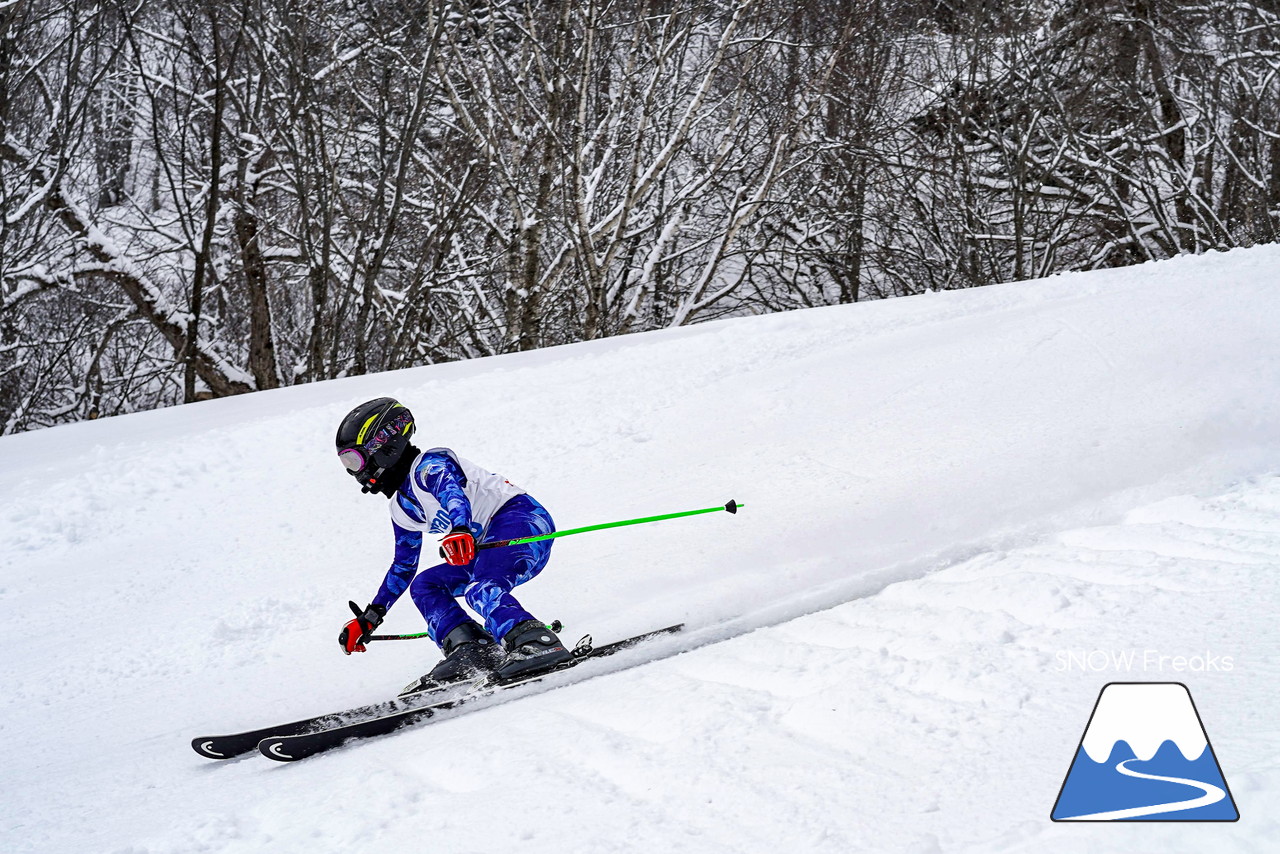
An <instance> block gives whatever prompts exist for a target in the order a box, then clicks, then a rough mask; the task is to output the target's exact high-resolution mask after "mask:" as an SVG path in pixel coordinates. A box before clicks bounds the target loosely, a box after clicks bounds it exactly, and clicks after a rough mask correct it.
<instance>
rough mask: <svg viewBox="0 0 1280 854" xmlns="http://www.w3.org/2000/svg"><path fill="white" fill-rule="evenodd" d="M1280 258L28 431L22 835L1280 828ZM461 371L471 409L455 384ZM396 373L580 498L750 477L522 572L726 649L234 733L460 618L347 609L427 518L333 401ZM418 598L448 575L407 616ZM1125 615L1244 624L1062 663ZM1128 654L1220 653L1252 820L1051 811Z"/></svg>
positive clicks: (1, 751) (418, 840) (14, 652)
mask: <svg viewBox="0 0 1280 854" xmlns="http://www.w3.org/2000/svg"><path fill="white" fill-rule="evenodd" d="M1278 265H1280V247H1261V248H1258V249H1253V250H1248V251H1233V252H1231V253H1225V254H1212V255H1208V256H1201V257H1195V258H1180V259H1175V260H1174V261H1172V262H1166V263H1162V264H1157V265H1144V266H1141V267H1137V268H1129V269H1126V270H1116V271H1104V272H1099V273H1093V274H1088V275H1080V276H1062V277H1057V278H1055V279H1051V280H1046V281H1043V282H1038V283H1020V284H1017V285H1010V286H995V287H991V288H983V289H979V290H975V291H965V292H957V293H946V294H930V295H926V296H923V297H918V298H908V299H900V300H893V301H887V302H884V303H872V304H865V305H858V306H846V307H840V308H834V309H823V310H816V311H806V312H794V313H790V314H786V315H774V316H770V317H765V318H753V319H746V320H738V321H729V322H722V323H713V324H705V325H702V326H698V327H692V328H688V329H681V330H673V331H669V332H662V333H655V334H646V335H637V336H628V337H624V338H619V339H609V340H607V341H600V342H590V343H587V344H583V345H574V346H571V347H561V348H552V349H550V350H546V351H537V352H534V353H527V354H518V355H515V356H509V357H499V358H496V359H486V360H478V361H476V362H468V363H457V364H450V365H440V366H433V367H429V368H421V369H413V370H410V371H403V372H397V373H394V374H386V375H381V376H375V377H361V378H352V379H348V380H341V381H336V382H332V383H324V384H320V385H316V386H307V387H300V388H293V389H284V390H280V391H276V392H267V393H261V394H257V395H252V396H248V397H245V398H238V399H230V400H223V401H214V402H211V403H207V404H197V405H194V406H189V407H179V408H176V409H172V410H165V411H160V412H155V413H146V414H141V415H137V416H127V417H123V418H116V419H106V420H104V421H100V422H94V423H89V424H80V425H71V426H68V427H63V428H55V429H53V430H46V431H40V432H38V433H34V434H24V435H21V436H14V437H5V438H4V439H2V440H0V465H3V466H4V471H5V472H6V478H5V479H4V482H3V483H0V604H3V606H4V608H5V611H6V613H8V614H9V615H10V619H11V623H10V637H9V641H8V649H7V654H6V656H4V657H3V658H0V682H2V683H3V684H4V685H5V693H4V695H3V697H2V698H0V736H2V738H0V768H3V769H4V770H3V771H0V774H3V779H0V791H2V794H0V850H4V851H6V852H15V854H24V852H40V854H60V852H84V851H94V852H106V854H161V852H163V853H164V854H169V852H202V854H203V853H207V854H237V853H238V852H256V851H265V850H270V851H273V852H294V851H296V852H316V851H322V852H327V851H347V850H352V849H360V850H366V849H368V848H370V847H371V846H372V847H376V848H377V849H379V850H423V849H428V850H439V851H468V850H507V849H511V848H523V849H528V848H541V849H546V848H555V849H557V850H561V851H566V852H579V851H582V852H613V851H650V850H655V849H659V848H660V849H663V850H666V851H672V852H681V851H689V852H699V854H703V853H704V852H740V851H763V850H785V851H814V852H848V851H908V852H930V851H948V852H950V851H998V852H1003V851H1009V852H1035V854H1040V852H1043V851H1045V850H1051V851H1054V852H1059V851H1064V852H1072V851H1080V852H1086V851H1089V852H1092V851H1097V850H1103V849H1110V850H1160V851H1197V852H1198V851H1206V850H1213V851H1261V850H1267V849H1268V848H1269V847H1270V846H1271V844H1272V841H1273V840H1275V839H1277V838H1280V819H1278V818H1276V816H1280V728H1277V725H1276V723H1275V713H1274V710H1275V708H1276V705H1277V701H1278V700H1280V637H1278V630H1277V625H1278V624H1277V619H1276V614H1277V613H1280V478H1277V477H1276V476H1275V475H1276V474H1277V473H1280V402H1278V400H1277V395H1276V394H1275V390H1276V389H1277V388H1280V341H1278V337H1280V336H1278V333H1277V329H1276V326H1277V324H1276V321H1275V318H1277V317H1280V292H1277V291H1276V289H1275V287H1274V270H1275V269H1276V268H1277V266H1278ZM464 388H465V394H466V396H467V399H469V400H472V401H474V405H473V406H471V407H470V408H469V409H468V411H467V412H466V413H456V412H451V411H447V410H443V411H440V412H433V411H432V410H431V407H430V401H432V400H434V399H436V398H437V397H438V396H443V397H445V398H446V399H448V398H453V397H457V396H458V395H460V394H462V393H463V389H464ZM382 394H392V395H396V396H399V397H401V399H403V400H404V401H405V402H406V403H407V404H408V405H409V406H410V407H411V408H413V409H414V410H415V413H417V414H418V421H419V424H420V429H422V430H424V431H425V435H424V437H423V442H424V443H425V444H443V445H449V446H452V447H455V448H456V449H457V450H458V451H459V452H460V453H462V454H463V455H464V456H467V457H469V458H471V459H475V460H477V461H478V462H481V463H483V464H485V465H488V466H491V467H493V468H494V469H495V470H497V471H500V472H502V473H503V474H505V475H507V476H509V477H510V478H511V479H512V480H513V481H514V482H516V483H519V484H521V485H522V486H525V487H527V488H529V489H530V491H531V492H532V493H533V494H534V495H535V496H536V497H538V498H539V499H540V500H543V501H544V503H546V504H547V505H548V506H549V507H550V508H551V510H552V513H553V514H554V515H555V516H556V518H557V521H558V522H559V523H560V525H561V526H562V527H571V526H574V525H577V524H589V523H591V522H595V521H608V520H611V519H620V518H626V517H628V516H632V515H647V514H649V513H657V512H664V511H668V510H678V509H690V508H693V507H698V506H709V505H710V504H712V503H717V502H721V501H724V500H727V499H729V498H731V497H732V498H735V499H737V500H739V501H742V502H743V503H744V504H745V505H746V506H745V508H744V509H743V511H742V512H741V513H740V514H739V515H738V516H737V517H729V516H727V514H724V515H721V514H716V515H713V516H709V517H695V519H693V520H676V521H672V522H664V523H658V524H657V525H653V526H637V527H636V528H630V529H618V530H617V531H614V532H607V533H601V534H589V535H584V536H582V537H575V538H569V539H566V540H564V541H561V542H559V543H557V545H556V547H555V550H554V551H553V560H552V564H551V567H550V568H549V569H548V570H547V572H545V573H544V574H543V575H542V576H540V577H539V578H538V579H537V580H536V581H535V582H533V583H531V584H530V585H528V586H527V587H524V588H521V594H520V596H521V599H522V601H524V602H525V603H526V604H527V605H528V606H529V607H530V608H531V609H532V610H533V611H534V612H535V613H537V614H539V615H545V618H547V619H550V618H560V619H562V620H564V621H565V623H566V624H567V626H568V628H567V629H566V631H565V633H564V634H565V636H566V639H567V640H570V641H572V640H574V639H576V637H577V634H581V633H586V632H590V633H591V634H593V635H594V636H595V637H596V638H597V639H600V640H601V641H606V640H610V639H613V638H615V637H622V636H625V635H628V634H634V633H636V632H639V631H643V630H646V629H650V628H655V627H658V626H661V625H666V624H669V623H671V622H674V621H677V620H685V621H686V622H687V623H689V625H690V632H689V635H688V636H687V638H686V640H687V642H688V643H690V644H691V645H693V646H695V647H696V649H693V650H692V651H691V652H688V653H687V654H682V655H677V656H675V657H671V658H666V659H663V660H659V661H656V662H654V663H652V664H648V665H644V666H641V667H637V668H634V669H631V670H627V671H623V672H617V673H612V674H609V675H605V676H601V677H599V678H597V679H592V680H588V681H586V682H584V683H583V684H579V685H569V686H566V687H564V688H558V689H556V690H553V691H548V692H545V693H540V694H538V695H536V696H530V697H526V698H522V699H520V700H518V701H516V702H512V703H509V704H504V705H498V706H494V707H492V708H485V709H483V710H481V711H478V712H475V713H473V714H468V715H460V716H456V717H450V718H448V719H443V720H440V721H438V722H436V723H432V724H429V725H426V726H423V727H420V728H415V729H410V730H406V731H404V732H402V733H398V734H395V735H393V736H390V737H386V738H383V739H380V740H376V741H371V742H368V743H365V744H360V745H349V746H347V747H344V748H342V749H340V750H338V751H336V752H334V753H333V754H329V755H326V756H321V757H316V758H314V759H311V760H307V761H305V762H303V763H299V764H297V765H290V766H276V765H275V764H274V763H270V762H268V761H267V760H263V759H261V757H257V756H253V757H251V758H248V759H244V760H233V761H230V762H227V763H215V762H210V761H208V760H204V759H201V758H200V757H198V756H196V755H195V754H194V752H192V751H191V749H190V747H189V746H188V742H189V740H190V738H191V737H192V736H194V735H197V734H200V733H202V732H224V731H230V730H235V729H238V728H241V727H248V726H254V725H261V724H266V723H269V722H271V721H273V720H281V721H283V720H289V719H292V718H295V717H300V716H303V715H307V714H311V713H316V712H322V711H327V710H337V709H341V708H346V707H349V706H352V705H357V704H360V703H364V702H369V701H375V700H379V699H384V698H385V697H387V696H389V695H390V694H393V693H394V692H395V690H397V689H398V688H399V687H400V686H401V685H403V684H404V683H405V682H407V681H409V680H410V679H411V678H413V677H414V676H416V675H418V674H419V673H421V672H423V671H424V670H425V669H426V668H428V667H429V666H430V664H431V663H432V661H433V660H434V658H435V653H434V651H433V649H432V648H430V646H429V645H419V644H416V643H414V642H406V643H403V644H382V645H379V648H377V649H374V650H371V652H369V653H366V654H365V655H363V656H351V657H349V658H348V657H344V656H342V655H341V654H340V653H339V652H338V651H337V650H336V649H335V648H334V647H335V643H334V641H335V639H336V636H337V631H338V629H339V628H340V626H341V624H342V623H343V622H345V621H346V620H347V619H348V618H349V616H348V614H347V611H346V605H345V603H346V600H347V599H349V598H354V599H357V600H362V601H365V600H367V599H368V597H369V596H370V595H372V593H373V591H374V590H375V589H376V587H377V583H378V581H379V580H380V578H381V574H382V572H383V571H384V570H385V565H386V562H387V561H388V560H389V558H390V546H391V543H390V535H389V525H388V523H387V521H386V508H385V506H384V505H382V504H381V503H380V502H375V501H371V500H370V499H369V498H368V497H367V496H361V495H360V494H359V493H358V492H355V491H353V490H352V488H351V483H350V480H349V478H347V477H346V476H345V475H344V474H343V473H342V472H341V470H340V468H339V467H338V466H337V464H336V462H335V461H334V460H333V459H332V454H331V444H330V443H331V442H332V432H333V429H334V426H335V425H336V423H337V420H338V418H340V417H341V415H342V414H344V413H345V412H346V411H347V410H348V409H349V408H350V407H351V406H352V405H353V404H354V403H355V402H359V401H360V400H363V399H367V398H370V397H374V396H378V395H382ZM266 449H269V450H270V454H269V455H267V454H265V453H264V452H265V450H266ZM1206 496H1210V497H1206ZM1133 508H1138V509H1133ZM420 627H421V623H420V619H419V618H418V617H417V615H416V613H415V612H414V611H413V609H412V607H411V605H410V603H408V602H407V600H406V601H405V602H402V603H400V604H399V605H397V607H396V608H395V609H393V611H392V612H391V614H390V615H389V617H388V620H387V623H386V624H385V629H386V630H387V631H389V632H407V631H418V630H420ZM1095 649H1102V650H1137V651H1138V652H1139V653H1141V652H1142V651H1143V650H1148V649H1149V650H1153V651H1155V652H1157V653H1158V654H1159V655H1163V656H1174V655H1181V656H1193V655H1203V654H1205V653H1206V652H1209V653H1212V654H1215V655H1218V656H1231V657H1233V658H1234V667H1233V669H1231V670H1229V671H1226V670H1221V669H1219V670H1209V671H1204V672H1174V671H1172V670H1170V669H1169V668H1168V666H1165V667H1164V669H1161V670H1155V669H1147V670H1141V669H1138V670H1134V671H1120V672H1117V671H1115V670H1112V671H1108V672H1080V671H1078V670H1064V669H1063V668H1062V667H1061V661H1060V658H1059V656H1060V654H1061V653H1062V652H1063V651H1068V650H1085V651H1087V650H1095ZM1141 660H1142V659H1141V655H1139V662H1140V663H1141ZM1140 666H1141V664H1139V667H1140ZM1126 679H1150V680H1158V681H1172V680H1176V681H1183V682H1185V683H1187V684H1188V686H1189V687H1190V689H1191V691H1192V693H1193V694H1194V696H1195V699H1196V703H1197V707H1198V708H1199V710H1200V712H1201V714H1202V716H1203V719H1204V722H1205V726H1206V728H1207V730H1208V733H1209V736H1210V738H1211V739H1212V741H1213V745H1214V748H1215V753H1216V755H1217V756H1218V758H1219V761H1220V762H1221V763H1222V768H1223V771H1224V773H1225V774H1226V776H1227V779H1228V782H1229V785H1230V786H1231V789H1232V793H1233V795H1234V796H1235V798H1236V802H1237V805H1238V806H1239V808H1240V812H1241V815H1242V818H1241V820H1240V821H1239V822H1237V823H1234V824H1230V825H1226V824H1211V825H1195V826H1186V825H1179V826H1173V825H1157V824H1145V825H1144V824H1141V823H1126V824H1123V825H1107V826H1106V827H1105V828H1091V829H1096V830H1098V831H1099V832H1100V833H1101V832H1103V831H1105V833H1106V836H1105V837H1103V836H1099V835H1096V834H1091V833H1088V832H1082V829H1081V826H1080V825H1074V826H1072V825H1055V824H1053V823H1052V822H1050V820H1049V811H1050V809H1051V808H1052V805H1053V802H1054V798H1055V796H1056V793H1057V791H1058V789H1059V787H1060V785H1061V782H1062V779H1063V776H1064V775H1065V774H1066V771H1067V768H1068V767H1069V765H1070V762H1071V759H1072V757H1073V755H1074V751H1075V748H1076V746H1077V744H1078V741H1079V738H1080V733H1081V730H1082V728H1083V727H1084V724H1085V721H1086V719H1087V717H1088V713H1089V709H1090V708H1091V707H1092V704H1093V702H1094V699H1095V698H1096V696H1097V693H1098V690H1099V689H1100V688H1101V686H1102V685H1103V684H1104V683H1105V682H1108V681H1118V680H1126Z"/></svg>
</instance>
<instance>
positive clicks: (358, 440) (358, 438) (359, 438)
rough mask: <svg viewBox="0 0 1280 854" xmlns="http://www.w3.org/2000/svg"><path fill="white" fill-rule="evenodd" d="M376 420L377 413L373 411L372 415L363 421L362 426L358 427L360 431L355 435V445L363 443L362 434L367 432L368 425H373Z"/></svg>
mask: <svg viewBox="0 0 1280 854" xmlns="http://www.w3.org/2000/svg"><path fill="white" fill-rule="evenodd" d="M377 420H378V413H374V414H373V415H370V416H369V420H368V421H366V422H364V426H363V427H361V428H360V432H359V433H358V434H357V435H356V444H357V445H363V444H364V434H365V433H367V432H368V431H369V427H371V426H372V425H373V422H375V421H377Z"/></svg>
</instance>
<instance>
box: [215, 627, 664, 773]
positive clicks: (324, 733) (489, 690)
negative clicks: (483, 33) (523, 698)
mask: <svg viewBox="0 0 1280 854" xmlns="http://www.w3.org/2000/svg"><path fill="white" fill-rule="evenodd" d="M683 628H684V624H683V623H679V624H677V625H674V626H667V627H666V628H664V629H657V630H656V631H652V632H645V633H644V634H641V635H636V636H635V637H631V638H626V639H625V640H620V641H614V642H613V643H608V644H604V645H603V646H598V647H593V646H592V645H591V636H590V635H587V636H586V637H584V638H583V639H582V640H580V641H578V645H577V646H576V647H574V657H573V658H571V659H569V660H568V661H566V662H564V663H562V664H559V665H557V666H556V667H553V668H551V669H550V670H544V671H542V672H541V673H535V674H532V675H530V676H527V677H523V678H519V679H515V680H511V681H508V682H497V681H494V680H493V679H491V678H487V679H484V680H481V681H480V682H478V683H475V684H474V686H473V688H472V689H471V690H470V691H468V692H466V693H464V694H462V695H461V696H455V697H450V698H448V699H438V698H437V699H435V700H434V701H433V700H432V699H431V696H430V695H428V697H427V701H426V702H425V703H423V702H418V703H416V704H414V705H413V706H412V707H411V708H405V709H398V710H393V711H389V712H386V713H382V714H380V715H378V716H376V717H366V718H363V719H357V720H347V721H346V722H339V723H336V724H330V725H328V726H323V725H321V724H319V723H316V724H315V725H314V726H312V727H305V728H304V729H303V730H302V731H300V732H290V733H285V732H282V731H279V730H277V731H274V732H272V733H271V734H269V735H267V736H266V737H264V738H263V739H262V740H261V741H260V742H259V743H258V752H260V753H261V754H262V755H263V756H265V757H267V758H268V759H274V760H276V761H278V762H296V761H297V760H299V759H305V758H307V757H308V756H314V755H315V754H317V753H323V752H324V751H326V750H331V749H332V748H335V747H337V746H338V745H340V744H342V743H343V742H344V741H347V740H348V739H355V738H371V737H373V736H378V735H386V734H387V733H390V732H394V731H395V730H397V729H399V728H400V727H402V726H406V725H408V724H411V723H417V722H419V721H424V720H427V719H429V718H431V717H434V716H435V715H436V714H437V713H439V712H443V711H446V710H448V709H454V708H457V707H459V706H462V705H464V704H467V703H472V702H475V701H477V700H480V699H483V698H486V697H491V696H493V695H495V694H497V693H498V692H500V691H505V690H507V689H509V688H516V687H518V686H520V685H528V684H531V683H534V682H538V681H540V680H542V679H546V678H547V677H549V676H552V675H554V674H556V673H560V672H562V671H564V670H568V669H570V668H572V667H576V666H577V665H578V664H581V663H582V662H584V661H587V660H591V659H596V658H603V657H604V656H608V655H613V654H614V653H617V652H621V651H623V650H625V649H630V648H631V647H633V646H636V645H638V644H641V643H643V642H645V641H647V640H651V639H653V638H656V637H660V636H662V635H669V634H674V633H676V632H678V631H680V630H681V629H683ZM449 687H456V686H449ZM395 702H401V703H403V702H405V701H395ZM314 720H315V721H318V720H319V719H314ZM197 750H198V749H197Z"/></svg>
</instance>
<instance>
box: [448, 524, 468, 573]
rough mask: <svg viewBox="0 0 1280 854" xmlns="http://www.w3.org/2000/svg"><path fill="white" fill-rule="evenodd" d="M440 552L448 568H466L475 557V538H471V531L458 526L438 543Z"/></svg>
mask: <svg viewBox="0 0 1280 854" xmlns="http://www.w3.org/2000/svg"><path fill="white" fill-rule="evenodd" d="M440 552H441V553H442V554H443V555H444V559H445V561H446V562H447V563H448V564H449V565H450V566H466V565H467V564H469V563H471V561H472V560H474V559H475V556H476V540H475V537H473V536H471V531H469V530H468V529H466V528H464V527H462V526H461V525H459V526H457V527H456V528H454V529H453V530H452V531H450V532H449V535H448V536H447V537H445V538H444V540H443V541H442V542H441V543H440Z"/></svg>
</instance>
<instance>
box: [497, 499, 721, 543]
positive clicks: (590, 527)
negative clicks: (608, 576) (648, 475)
mask: <svg viewBox="0 0 1280 854" xmlns="http://www.w3.org/2000/svg"><path fill="white" fill-rule="evenodd" d="M742 506H743V505H741V504H738V503H737V502H735V501H729V502H727V503H726V504H723V505H717V506H715V507H707V508H705V509H703V510H685V511H683V512H680V513H663V514H662V515H661V516H645V517H643V518H640V519H624V520H623V521H621V522H605V523H603V524H600V525H587V526H586V527H584V528H569V529H568V530H565V531H553V532H552V533H550V534H538V535H537V536H534V537H517V538H516V539H513V540H494V541H492V542H488V543H476V551H480V550H481V549H498V548H502V547H503V546H518V545H520V544H521V543H536V542H538V541H539V540H554V539H555V538H557V537H570V536H573V535H574V534H585V533H587V532H588V531H603V530H604V529H605V528H621V527H622V526H624V525H642V524H644V523H645V522H661V521H662V520H664V519H679V518H680V517H681V516H698V515H701V514H703V513H718V512H720V511H721V510H726V511H728V512H730V513H737V512H738V508H739V507H742Z"/></svg>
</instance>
